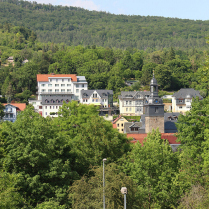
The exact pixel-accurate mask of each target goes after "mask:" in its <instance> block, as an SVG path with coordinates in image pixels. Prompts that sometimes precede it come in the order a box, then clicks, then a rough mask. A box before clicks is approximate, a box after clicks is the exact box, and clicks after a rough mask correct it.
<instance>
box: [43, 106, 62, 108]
mask: <svg viewBox="0 0 209 209" xmlns="http://www.w3.org/2000/svg"><path fill="white" fill-rule="evenodd" d="M48 107H49V109H59V106H45V109H47V108H48Z"/></svg>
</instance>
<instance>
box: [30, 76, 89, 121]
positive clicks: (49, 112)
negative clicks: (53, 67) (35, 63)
mask: <svg viewBox="0 0 209 209" xmlns="http://www.w3.org/2000/svg"><path fill="white" fill-rule="evenodd" d="M37 89H38V91H37V97H38V99H37V100H29V104H32V105H33V106H34V109H35V110H36V111H37V112H38V113H39V114H41V115H42V116H43V117H47V116H54V117H56V116H57V113H58V110H59V108H60V107H61V106H62V104H63V102H66V103H68V102H70V101H71V100H77V101H80V99H81V91H82V90H87V89H88V83H87V81H86V78H85V76H77V75H75V74H53V73H52V74H38V75H37Z"/></svg>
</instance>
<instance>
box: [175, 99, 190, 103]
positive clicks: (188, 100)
mask: <svg viewBox="0 0 209 209" xmlns="http://www.w3.org/2000/svg"><path fill="white" fill-rule="evenodd" d="M178 102H179V103H183V102H184V100H182V99H179V100H178ZM185 102H191V99H186V100H185Z"/></svg>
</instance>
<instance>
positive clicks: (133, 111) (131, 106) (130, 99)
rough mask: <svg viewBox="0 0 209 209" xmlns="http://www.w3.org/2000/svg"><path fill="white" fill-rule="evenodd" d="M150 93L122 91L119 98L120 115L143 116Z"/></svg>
mask: <svg viewBox="0 0 209 209" xmlns="http://www.w3.org/2000/svg"><path fill="white" fill-rule="evenodd" d="M149 95H150V92H148V91H122V92H121V95H119V96H118V99H119V108H120V114H121V115H126V116H137V115H142V114H143V112H144V101H145V100H146V99H147V98H148V97H149Z"/></svg>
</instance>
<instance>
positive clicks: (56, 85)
mask: <svg viewBox="0 0 209 209" xmlns="http://www.w3.org/2000/svg"><path fill="white" fill-rule="evenodd" d="M41 86H42V87H45V86H47V84H41ZM54 86H55V87H59V84H55V85H54ZM60 86H61V87H65V84H61V85H60ZM66 86H68V87H71V84H67V85H66ZM48 87H52V84H48Z"/></svg>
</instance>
